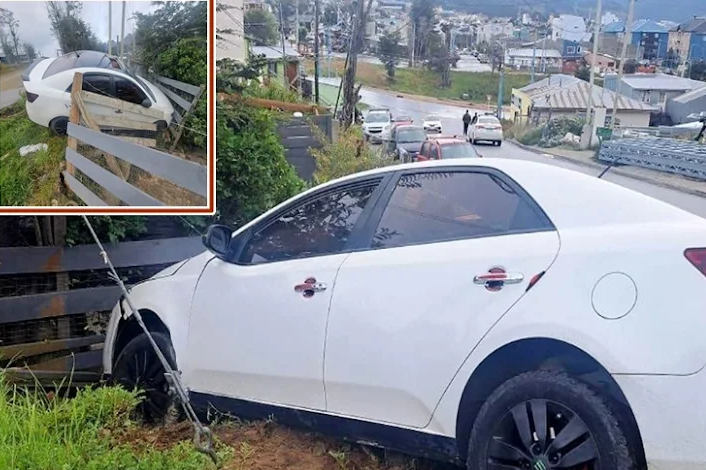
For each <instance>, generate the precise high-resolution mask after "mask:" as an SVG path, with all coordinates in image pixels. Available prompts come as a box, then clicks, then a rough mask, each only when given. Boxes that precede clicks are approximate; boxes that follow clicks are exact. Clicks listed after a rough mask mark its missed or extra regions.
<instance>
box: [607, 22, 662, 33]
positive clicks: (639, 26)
mask: <svg viewBox="0 0 706 470" xmlns="http://www.w3.org/2000/svg"><path fill="white" fill-rule="evenodd" d="M669 29H670V28H669V26H665V25H663V24H661V23H659V22H657V21H652V20H646V19H643V20H635V21H633V23H632V27H631V28H630V30H631V31H632V32H633V33H668V32H669ZM624 31H625V23H624V22H623V21H616V22H615V23H610V24H608V25H606V26H604V27H603V32H604V33H622V32H624Z"/></svg>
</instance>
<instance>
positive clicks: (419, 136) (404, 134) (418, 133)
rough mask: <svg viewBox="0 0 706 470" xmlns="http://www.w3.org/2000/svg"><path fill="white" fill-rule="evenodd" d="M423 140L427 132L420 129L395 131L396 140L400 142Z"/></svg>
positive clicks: (425, 138)
mask: <svg viewBox="0 0 706 470" xmlns="http://www.w3.org/2000/svg"><path fill="white" fill-rule="evenodd" d="M425 140H427V134H426V133H425V132H424V130H422V129H401V130H400V131H399V132H398V133H397V142H399V143H402V144H404V143H410V142H424V141H425Z"/></svg>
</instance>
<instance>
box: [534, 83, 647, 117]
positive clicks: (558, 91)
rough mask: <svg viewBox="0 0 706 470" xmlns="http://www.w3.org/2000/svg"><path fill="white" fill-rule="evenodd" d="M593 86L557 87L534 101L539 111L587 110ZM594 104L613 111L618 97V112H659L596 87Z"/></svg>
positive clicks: (586, 84) (587, 84)
mask: <svg viewBox="0 0 706 470" xmlns="http://www.w3.org/2000/svg"><path fill="white" fill-rule="evenodd" d="M590 89H591V85H590V84H589V83H588V82H584V81H583V80H579V81H578V82H576V83H572V84H570V85H567V86H562V87H556V88H553V89H552V90H549V91H548V92H547V94H546V95H545V96H544V97H541V98H540V97H537V98H536V99H535V100H534V107H535V108H537V109H556V110H559V109H563V110H578V109H582V110H585V109H586V108H587V107H588V97H589V93H590ZM592 95H593V104H594V106H596V107H599V108H608V109H613V106H614V105H615V101H616V97H617V105H618V106H617V109H618V111H648V112H651V111H657V109H658V108H656V107H655V106H651V105H649V104H647V103H644V102H642V101H639V100H634V99H632V98H628V97H626V96H623V95H618V94H617V93H614V92H612V91H610V90H606V89H605V88H602V87H599V86H596V85H594V86H593V93H592Z"/></svg>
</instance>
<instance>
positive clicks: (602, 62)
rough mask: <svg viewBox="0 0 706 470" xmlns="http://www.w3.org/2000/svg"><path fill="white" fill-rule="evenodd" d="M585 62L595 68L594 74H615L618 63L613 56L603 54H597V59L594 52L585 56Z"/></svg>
mask: <svg viewBox="0 0 706 470" xmlns="http://www.w3.org/2000/svg"><path fill="white" fill-rule="evenodd" d="M584 60H585V61H586V64H588V66H589V67H591V66H593V67H594V72H595V73H598V74H604V73H608V72H614V71H615V67H616V64H617V62H618V61H617V60H616V59H615V57H613V56H612V55H609V54H601V53H600V52H599V53H598V54H596V56H595V58H594V56H593V52H589V53H587V54H586V55H585V56H584Z"/></svg>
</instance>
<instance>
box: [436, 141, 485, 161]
mask: <svg viewBox="0 0 706 470" xmlns="http://www.w3.org/2000/svg"><path fill="white" fill-rule="evenodd" d="M441 154H442V158H444V159H449V158H474V157H477V156H478V154H477V153H476V151H475V149H474V148H473V146H472V145H471V144H469V143H465V142H459V143H458V144H450V145H444V146H443V148H442V150H441Z"/></svg>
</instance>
